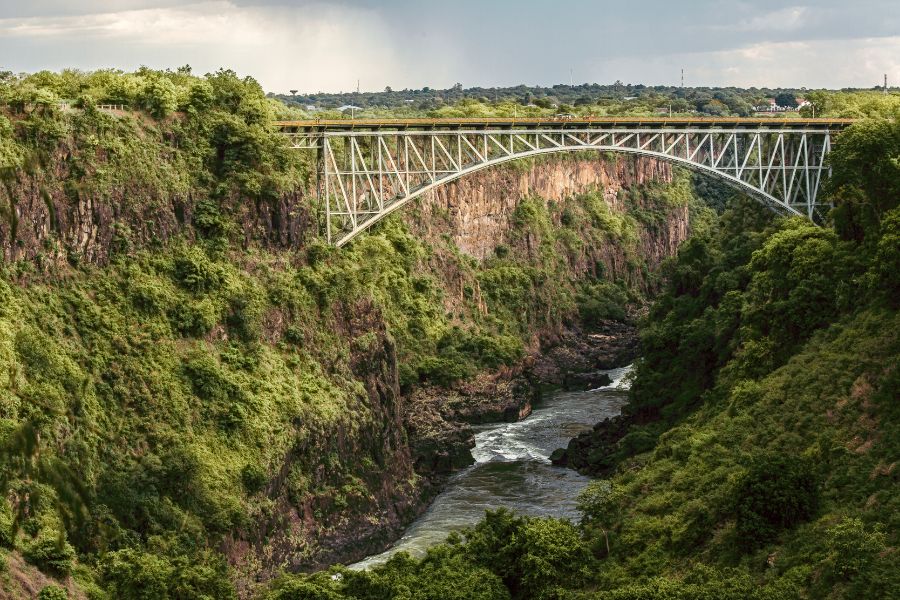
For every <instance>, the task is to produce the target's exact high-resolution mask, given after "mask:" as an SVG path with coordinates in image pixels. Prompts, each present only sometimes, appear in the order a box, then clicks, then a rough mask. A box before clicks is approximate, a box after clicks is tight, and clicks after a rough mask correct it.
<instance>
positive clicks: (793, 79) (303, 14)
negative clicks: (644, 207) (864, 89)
mask: <svg viewBox="0 0 900 600" xmlns="http://www.w3.org/2000/svg"><path fill="white" fill-rule="evenodd" d="M10 7H12V8H11V9H10ZM898 13H900V11H898V10H897V8H896V6H895V5H894V4H893V3H888V2H884V1H883V0H858V2H857V4H856V5H854V6H850V5H849V4H847V3H846V2H838V1H837V0H820V1H818V2H817V4H816V6H815V7H814V8H813V7H810V6H805V5H792V6H784V5H783V4H780V3H778V2H776V1H774V0H771V1H770V0H755V1H754V2H753V3H750V2H729V3H726V2H721V1H714V0H698V2H697V3H691V4H690V5H689V6H688V5H674V4H672V3H670V2H653V0H647V2H644V3H621V2H606V1H598V0H571V2H570V4H569V5H567V7H566V9H565V10H556V9H548V8H547V7H546V5H544V4H543V3H536V2H529V1H527V0H519V1H517V2H512V0H495V1H492V2H483V1H482V2H476V1H475V0H457V1H456V2H455V3H454V4H453V5H452V6H450V5H446V4H440V5H438V4H432V3H429V2H426V1H425V0H420V1H419V2H413V0H378V1H376V0H341V1H340V2H335V1H326V0H318V1H317V0H202V1H201V0H197V1H196V2H194V3H188V4H185V3H179V2H176V1H175V0H114V1H112V2H96V1H95V2H91V1H88V0H68V1H65V2H64V1H63V0H49V1H47V0H45V1H43V2H42V1H35V2H16V3H14V4H10V5H6V7H3V8H0V17H2V18H0V67H5V68H11V69H13V70H16V71H36V70H40V69H45V68H46V69H61V68H65V67H76V68H82V69H94V68H101V67H117V68H123V69H133V68H136V67H138V66H140V65H142V64H143V65H148V66H151V67H156V68H172V67H177V66H179V65H183V64H186V63H187V64H191V65H192V66H193V67H194V70H195V72H208V71H213V70H215V69H217V68H219V67H229V68H233V69H235V70H236V71H238V72H240V73H243V74H251V75H253V76H254V77H256V78H257V79H258V80H259V81H260V82H261V83H262V84H263V86H264V87H265V88H266V89H267V90H271V91H285V90H288V89H299V90H303V91H311V92H314V91H319V90H334V91H337V90H349V89H353V88H355V86H356V81H357V79H359V80H360V85H361V87H362V88H363V89H366V90H377V89H381V88H383V87H384V86H386V85H390V86H392V87H394V88H403V87H415V88H421V87H423V86H426V85H427V86H431V87H445V86H450V85H452V84H453V83H455V82H457V81H459V82H462V83H463V84H464V85H467V86H468V85H485V86H493V85H515V84H518V83H529V84H535V83H541V84H553V83H559V82H563V81H568V80H569V73H570V69H572V71H573V72H574V79H575V80H576V81H597V82H609V81H614V80H616V79H622V80H623V81H630V82H635V83H636V82H642V83H648V84H654V83H673V84H674V83H677V81H678V74H679V71H680V69H681V68H682V67H684V68H685V69H686V71H687V73H686V75H687V77H688V83H690V84H710V85H715V84H734V85H769V86H774V85H791V86H793V85H797V86H800V85H806V86H808V87H813V86H816V87H823V86H828V87H843V86H850V85H865V86H868V85H872V84H873V83H874V82H875V81H877V80H878V78H879V76H880V73H884V72H888V73H889V74H890V77H891V79H892V80H895V81H896V80H898V79H900V70H898V67H897V59H896V58H895V57H897V56H900V52H898V47H897V37H896V34H897V32H898V31H900V25H898ZM648 17H652V18H648Z"/></svg>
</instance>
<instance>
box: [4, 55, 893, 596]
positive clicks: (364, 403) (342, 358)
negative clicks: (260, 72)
mask: <svg viewBox="0 0 900 600" xmlns="http://www.w3.org/2000/svg"><path fill="white" fill-rule="evenodd" d="M80 76H82V77H84V78H85V81H87V80H88V79H89V78H91V77H100V76H99V75H93V74H82V75H80ZM103 77H106V76H105V75H103ZM109 77H110V81H111V82H110V81H106V80H105V79H103V78H102V77H100V80H102V81H106V82H105V83H97V82H94V83H91V84H90V85H94V86H95V88H96V87H102V86H108V89H118V88H116V87H115V86H119V85H123V86H125V87H128V86H132V87H134V86H137V87H135V89H140V90H144V91H142V92H140V94H145V95H146V96H147V97H146V98H145V99H142V100H138V97H135V98H134V99H133V102H134V103H135V104H138V103H139V102H145V103H146V106H147V108H146V109H142V110H115V111H109V110H101V109H99V108H98V107H97V106H96V105H95V104H96V103H92V102H91V101H90V100H89V99H88V100H85V101H84V102H82V103H81V106H79V107H77V108H76V109H73V110H67V111H62V110H60V109H59V108H58V107H57V105H56V104H55V103H53V102H48V101H44V100H41V98H42V96H39V95H32V97H29V99H27V100H24V99H23V95H25V94H27V93H31V92H29V90H32V89H33V88H34V89H36V88H35V86H36V85H37V83H35V82H29V81H28V80H27V79H23V80H22V82H24V83H22V82H19V81H18V80H16V82H13V83H8V84H4V86H5V87H3V88H0V90H3V93H4V94H5V95H4V99H5V100H6V104H4V106H5V108H0V134H2V135H0V175H2V183H3V185H2V187H0V248H2V257H3V260H2V268H0V275H2V277H0V365H2V368H0V433H2V436H3V440H4V446H3V448H4V450H3V454H2V461H3V463H2V464H3V478H2V481H3V482H4V486H5V488H4V492H5V494H6V497H7V499H8V502H5V503H4V504H3V507H2V510H0V526H2V527H0V531H2V532H3V533H2V534H0V545H2V547H3V549H4V550H3V552H4V557H5V564H6V569H5V570H4V571H3V573H2V578H3V583H2V588H3V593H4V594H6V595H7V596H8V597H10V598H27V597H32V596H35V595H37V594H38V593H41V590H42V589H44V588H50V587H52V586H57V587H58V588H60V589H62V590H64V591H63V592H62V593H64V594H67V595H68V596H69V597H72V598H91V599H94V598H97V599H106V598H109V599H112V598H117V599H118V598H125V599H130V598H178V599H181V598H261V599H265V600H295V599H298V598H303V599H306V598H317V599H318V598H326V599H328V600H335V599H340V598H355V599H363V598H366V599H369V598H371V599H373V600H374V599H376V598H379V599H380V598H398V599H399V598H417V599H421V600H425V599H426V598H427V599H430V598H435V599H436V598H442V599H443V598H485V599H489V598H490V599H494V598H497V599H500V598H504V599H506V598H516V599H526V598H528V599H530V598H541V599H548V598H620V599H621V598H669V597H674V598H689V597H703V595H704V594H705V595H706V597H723V598H724V597H734V598H744V597H758V598H779V597H781V598H790V597H798V595H799V597H803V596H802V595H805V596H806V597H825V596H824V595H823V594H824V593H826V592H825V591H826V590H832V591H833V590H837V591H836V592H831V591H830V592H827V593H833V597H841V598H843V597H847V598H850V597H872V598H876V597H885V598H888V597H890V596H891V592H892V591H893V590H896V589H897V578H896V574H895V570H894V569H893V568H892V567H893V566H895V563H896V551H895V546H896V540H895V536H896V533H895V531H896V527H894V525H896V523H895V521H896V514H897V510H896V508H897V506H896V503H897V501H896V499H895V498H896V497H897V496H896V495H895V494H894V492H895V491H896V486H897V474H896V469H895V463H896V441H897V439H898V437H897V435H896V434H897V419H896V401H895V400H896V397H897V377H898V371H897V368H896V364H897V360H896V358H897V356H898V350H900V349H898V343H900V342H898V339H897V331H898V330H900V328H898V327H897V311H896V308H897V307H896V299H897V297H898V296H897V293H898V287H897V284H896V274H897V272H898V263H897V260H898V259H897V257H898V254H897V248H898V247H900V244H898V237H897V235H898V233H897V232H898V227H900V222H898V218H900V217H898V215H897V208H896V201H897V198H898V197H900V195H898V193H897V192H898V189H897V184H896V181H897V180H898V178H897V177H896V176H897V174H898V172H897V168H898V167H897V161H896V159H897V156H898V151H897V148H898V143H897V140H898V134H897V124H896V118H886V117H883V116H880V117H879V116H877V115H876V116H873V117H872V118H871V119H870V120H866V121H864V122H861V123H860V124H858V125H854V126H853V127H851V128H849V129H848V130H846V131H845V132H843V133H842V134H841V136H842V144H846V145H844V146H842V147H845V148H847V150H845V151H839V150H838V149H837V148H836V149H835V152H834V157H833V159H832V160H833V162H832V168H833V169H834V178H833V180H832V181H833V183H832V184H831V187H830V188H829V189H828V190H827V192H828V193H829V194H831V198H833V201H834V203H835V205H836V208H835V210H834V211H833V214H832V217H830V218H831V219H832V221H831V222H830V223H828V224H826V226H824V227H820V226H817V225H814V224H812V223H810V222H808V221H804V220H799V219H784V218H780V217H777V216H776V215H772V214H769V213H767V212H766V211H765V210H764V209H762V208H760V207H759V206H758V205H757V204H755V203H753V202H748V201H745V200H741V199H740V198H735V197H734V195H733V193H732V192H731V191H730V190H728V189H727V188H724V187H722V186H719V185H716V184H715V183H714V182H711V181H709V180H706V179H703V178H700V177H697V176H694V175H691V174H690V173H688V172H687V171H684V170H682V169H680V168H676V167H673V166H672V165H670V164H669V163H665V162H661V161H658V160H655V159H649V158H638V157H629V156H625V155H615V154H598V153H584V154H581V153H578V154H571V155H546V156H542V157H538V158H532V159H527V160H520V161H515V162H511V163H508V164H506V165H504V166H500V167H495V168H492V169H489V170H485V171H481V172H478V173H474V174H472V175H470V176H467V177H465V178H461V179H459V180H458V181H455V182H452V183H449V184H447V185H446V186H442V187H439V188H437V189H436V190H435V191H434V192H433V193H431V194H430V195H428V196H426V197H424V198H422V199H421V200H420V201H418V202H416V203H415V204H412V205H410V206H408V207H406V208H405V209H404V210H402V211H398V212H397V213H396V214H394V215H392V216H391V217H390V218H388V219H386V220H385V221H384V222H382V223H379V224H378V226H377V227H374V228H373V229H372V230H371V231H370V232H367V233H366V234H365V235H362V236H360V237H359V238H357V239H355V240H354V241H353V242H352V243H351V244H349V245H347V246H345V247H343V248H340V249H337V248H334V247H332V246H330V245H328V244H326V243H325V242H324V240H323V239H322V236H321V231H320V229H321V227H320V221H321V210H322V207H321V206H318V205H317V203H316V200H315V194H314V193H313V192H312V190H313V189H314V186H315V182H314V177H313V173H314V170H313V169H312V167H311V165H310V164H309V159H308V158H306V157H304V155H302V154H298V153H296V152H292V151H291V150H290V149H289V148H288V147H287V146H286V144H285V143H284V140H283V139H282V138H281V137H280V136H279V135H278V134H277V133H276V132H274V131H273V130H272V128H271V127H270V126H269V123H270V122H271V121H272V119H273V117H275V116H276V113H277V111H279V110H286V109H284V108H283V107H279V105H278V103H277V102H276V101H274V100H272V99H269V98H266V97H265V95H264V94H263V93H262V90H261V89H260V87H259V86H258V84H256V82H255V81H253V80H252V79H249V78H246V79H241V78H238V77H236V76H235V75H234V73H232V72H227V71H220V72H217V73H215V74H210V75H208V76H206V77H195V76H192V75H189V74H184V73H179V74H176V73H171V72H155V71H150V70H146V71H143V72H141V73H140V74H117V75H116V74H110V75H109ZM49 80H52V78H50V79H48V81H49ZM161 80H165V81H168V82H170V83H171V85H172V86H173V87H174V88H175V89H176V90H177V94H176V97H177V98H178V101H177V102H178V103H177V105H176V106H175V107H174V108H171V109H165V107H162V108H160V107H158V106H156V105H154V104H153V101H154V98H156V96H154V93H155V92H153V90H156V89H158V87H159V85H158V84H159V81H161ZM35 81H37V80H35ZM91 81H93V80H91ZM126 84H127V85H126ZM29 85H30V86H32V87H31V88H29V87H27V86H29ZM41 85H45V86H51V84H49V83H48V84H41ZM52 85H57V84H52ZM58 85H60V86H62V85H68V84H65V83H59V84H58ZM85 85H86V86H87V83H86V84H85ZM167 85H168V84H167ZM141 86H144V87H141ZM51 87H52V86H51ZM42 89H43V88H42ZM47 89H50V88H47ZM84 89H88V87H85V88H84ZM90 89H94V88H90ZM128 89H131V88H130V87H128ZM141 98H143V96H141ZM864 100H865V99H864ZM864 100H861V101H860V102H864ZM862 106H867V105H866V104H864V103H863V104H862ZM879 106H880V105H879ZM157 109H159V110H157ZM841 110H842V109H841V108H840V107H839V106H837V107H835V108H834V109H833V112H835V113H837V114H840V112H841ZM848 110H849V109H848ZM853 110H862V109H859V108H858V106H857V105H854V106H853ZM879 110H881V109H880V108H879ZM878 114H880V113H878ZM846 198H852V199H854V201H853V202H850V201H845V200H844V199H846ZM632 362H634V363H635V367H634V376H633V380H632V381H633V384H632V387H631V389H630V390H629V391H628V392H627V402H626V399H625V398H624V395H625V393H624V392H618V391H611V390H609V389H604V388H605V386H606V385H608V384H609V381H607V380H606V379H604V377H603V375H604V372H611V373H612V374H613V375H615V376H616V378H618V376H619V375H621V371H619V370H616V369H620V368H622V367H625V366H626V365H629V364H631V363H632ZM590 390H593V391H590ZM620 407H621V409H622V415H621V416H620V417H614V415H615V413H616V411H617V410H618V409H619V408H620ZM566 410H571V411H573V412H571V413H566ZM529 415H531V417H529ZM607 417H611V419H610V420H609V421H606V422H603V421H602V420H603V419H604V418H607ZM597 421H600V423H597ZM517 432H519V433H517ZM521 432H528V433H527V436H528V439H527V440H523V439H522V438H521V436H520V433H521ZM522 435H525V434H524V433H522ZM569 438H574V439H573V441H571V442H570V441H569ZM517 440H518V441H517ZM519 442H521V443H523V444H530V445H531V446H533V448H531V449H529V450H527V452H525V453H521V452H519V451H518V450H516V451H512V452H508V451H509V450H510V447H509V446H508V444H515V443H519ZM557 448H560V450H558V451H557V452H553V451H554V450H556V449H557ZM561 448H566V449H565V450H561ZM492 449H493V451H495V452H497V453H499V454H503V453H507V454H510V456H508V457H506V458H505V459H501V460H497V461H493V462H492V461H490V460H489V457H488V456H487V453H489V452H491V451H492ZM519 449H520V450H521V445H520V448H519ZM529 453H530V454H529ZM526 455H527V458H526V459H525V460H520V459H522V458H523V457H525V456H526ZM551 456H552V457H553V460H554V462H556V463H559V464H565V465H567V466H568V467H572V469H563V468H562V467H555V466H551V465H550V464H549V460H550V457H551ZM473 463H476V464H475V465H474V466H472V465H473ZM575 469H577V471H578V472H576V470H575ZM773 472H774V473H778V474H780V475H783V476H779V477H775V478H769V479H767V478H766V474H769V473H773ZM554 478H556V479H554ZM598 478H602V479H598ZM504 482H505V483H504ZM544 485H546V487H542V486H544ZM448 486H449V487H448ZM492 486H493V487H492ZM504 486H508V487H504ZM473 490H474V491H473ZM523 490H530V491H532V492H534V493H535V498H536V500H533V502H540V504H541V505H540V506H532V508H533V510H530V509H529V508H528V504H529V502H532V500H529V499H528V497H527V495H526V494H525V493H524V491H523ZM442 491H444V492H445V493H444V495H441V493H442ZM510 491H514V492H515V494H516V496H517V497H516V498H514V499H512V500H510V501H509V502H504V503H502V504H504V505H505V506H514V507H517V508H518V509H520V510H519V511H517V512H516V513H513V512H508V511H503V510H501V511H491V512H489V513H488V514H487V515H486V516H484V518H483V519H481V520H478V519H473V518H474V516H475V514H476V513H478V514H479V515H480V514H481V513H483V511H482V510H481V508H497V506H495V505H494V504H493V502H494V500H493V499H492V498H494V497H496V496H502V495H503V494H504V493H506V494H509V493H510ZM773 498H776V499H778V498H787V499H788V500H786V501H785V502H787V503H788V504H789V506H788V507H787V508H783V507H781V508H779V507H778V506H776V508H775V509H772V510H769V509H768V508H767V507H769V506H772V502H773V501H772V499H773ZM486 499H490V500H486ZM432 502H435V503H434V504H431V503H432ZM455 502H457V503H458V504H454V503H455ZM466 502H482V503H484V504H485V505H488V504H489V505H490V506H484V507H482V506H478V507H477V510H475V511H473V510H470V509H468V508H466V507H465V506H463V503H466ZM429 506H431V508H430V509H429V508H428V507H429ZM423 515H424V516H423ZM783 515H789V516H783ZM416 519H421V520H419V521H417V522H416ZM476 521H477V522H476ZM413 522H416V525H415V526H414V527H413V529H412V530H411V534H412V535H413V536H420V537H415V538H413V541H410V538H407V539H406V540H403V539H402V538H401V536H403V533H404V531H405V530H406V528H407V527H408V526H409V525H410V523H413ZM448 523H449V524H450V525H449V526H448ZM448 530H454V533H453V534H452V535H450V537H449V538H448V539H447V541H446V543H440V544H437V545H436V546H434V547H432V548H431V549H430V550H428V551H426V552H424V553H423V552H422V551H423V547H422V546H423V544H421V543H420V541H421V540H423V539H424V540H428V542H429V543H430V542H431V541H434V542H439V541H441V540H442V538H443V537H444V536H443V533H445V532H446V531H448ZM417 532H418V533H417ZM397 540H400V543H399V546H398V549H401V550H402V549H407V548H413V549H414V550H416V556H415V557H411V556H408V555H406V554H404V553H402V552H399V553H395V554H393V555H392V557H391V558H390V559H389V560H387V561H386V562H383V563H382V559H384V558H387V557H381V559H378V560H373V561H370V562H368V563H365V564H367V565H370V566H371V568H369V569H362V570H360V569H347V568H344V567H340V566H338V565H339V564H349V563H355V562H357V561H360V560H363V559H365V558H366V557H370V556H372V555H378V554H380V553H382V552H383V551H385V550H386V549H388V548H389V547H390V546H391V545H392V544H394V543H395V542H397ZM849 557H855V558H853V559H852V560H851V558H849ZM375 563H379V564H378V565H376V564H375ZM454 594H455V595H454ZM729 594H730V595H729ZM754 594H755V595H754ZM834 594H836V595H834ZM879 594H881V595H879Z"/></svg>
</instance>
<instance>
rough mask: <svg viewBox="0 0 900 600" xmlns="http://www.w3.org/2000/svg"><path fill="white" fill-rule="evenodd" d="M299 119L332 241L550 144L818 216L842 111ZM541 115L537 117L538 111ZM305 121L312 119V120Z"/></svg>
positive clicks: (296, 143) (297, 134) (296, 134)
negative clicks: (666, 169)
mask: <svg viewBox="0 0 900 600" xmlns="http://www.w3.org/2000/svg"><path fill="white" fill-rule="evenodd" d="M496 121H497V120H493V121H491V120H481V121H477V122H472V121H466V120H413V121H377V122H372V121H336V122H330V123H329V122H325V123H322V122H306V125H305V128H299V127H297V128H294V129H293V130H288V131H286V133H287V135H289V136H290V138H291V143H292V145H293V147H295V148H314V149H316V150H317V152H318V159H319V160H318V165H319V175H320V180H321V185H320V187H319V188H318V194H319V197H320V200H321V201H322V204H324V205H325V213H326V230H327V235H328V239H329V241H330V242H332V243H334V244H335V245H337V246H341V245H343V244H345V243H347V242H349V241H350V240H352V239H353V238H355V237H356V236H357V235H359V234H360V233H362V232H364V231H366V230H367V229H368V228H369V227H371V226H372V225H374V224H375V223H377V222H378V221H380V220H381V219H383V218H384V217H386V216H387V215H389V214H391V213H393V212H395V211H396V210H399V209H401V208H402V207H404V206H406V205H407V204H409V203H410V202H412V201H414V200H415V199H417V198H419V197H420V196H422V195H423V194H425V193H427V192H429V191H431V190H433V189H435V188H437V187H438V186H441V185H444V184H446V183H449V182H451V181H455V180H457V179H460V178H462V177H465V176H466V175H469V174H471V173H475V172H477V171H480V170H482V169H486V168H490V167H492V166H495V165H500V164H503V163H506V162H509V161H513V160H518V159H523V158H528V157H532V156H539V155H543V154H552V153H566V152H580V151H591V152H618V153H625V154H631V155H638V156H647V157H653V158H656V159H659V160H664V161H667V162H670V163H674V164H680V165H684V166H686V167H687V168H690V169H693V170H695V171H700V172H704V173H707V174H710V175H712V176H714V177H717V178H718V179H720V180H722V181H725V182H726V183H729V184H730V185H732V186H733V187H735V188H737V189H740V190H742V191H746V192H747V193H749V194H750V195H751V196H753V197H754V198H756V199H757V200H759V201H761V202H763V203H764V204H766V205H767V206H769V207H771V208H772V209H774V210H778V211H781V212H785V213H788V214H796V215H802V216H805V217H807V218H809V219H812V220H817V219H821V218H822V216H823V214H824V212H825V210H827V208H828V207H827V206H825V205H823V204H821V203H820V202H819V201H818V190H819V187H820V184H821V181H822V178H823V177H827V176H828V170H827V167H826V164H825V157H826V155H827V154H828V152H830V150H831V140H832V132H833V131H834V132H837V131H839V130H840V129H841V128H842V127H844V126H846V125H847V124H849V121H833V120H808V121H801V120H799V119H790V120H773V119H743V120H742V119H736V120H716V119H685V120H669V119H644V120H640V121H623V120H616V119H581V120H571V121H565V122H559V121H556V120H544V121H541V122H536V121H529V122H521V120H520V121H514V120H508V121H504V122H500V123H498V122H496ZM539 121H540V120H539ZM311 123H312V124H311Z"/></svg>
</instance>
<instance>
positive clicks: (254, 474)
mask: <svg viewBox="0 0 900 600" xmlns="http://www.w3.org/2000/svg"><path fill="white" fill-rule="evenodd" d="M266 481H268V477H266V472H265V471H264V470H263V469H262V467H260V466H259V465H257V464H255V463H247V464H246V465H244V468H243V469H241V483H243V484H244V489H245V490H247V493H248V494H255V493H257V492H259V491H260V490H262V489H263V486H265V485H266Z"/></svg>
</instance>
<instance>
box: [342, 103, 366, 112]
mask: <svg viewBox="0 0 900 600" xmlns="http://www.w3.org/2000/svg"><path fill="white" fill-rule="evenodd" d="M338 110H339V111H341V112H347V111H348V110H362V109H361V108H360V107H358V106H353V105H352V104H345V105H343V106H339V107H338Z"/></svg>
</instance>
